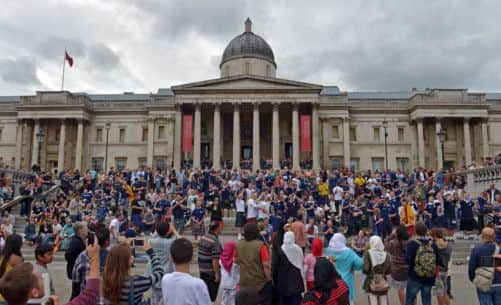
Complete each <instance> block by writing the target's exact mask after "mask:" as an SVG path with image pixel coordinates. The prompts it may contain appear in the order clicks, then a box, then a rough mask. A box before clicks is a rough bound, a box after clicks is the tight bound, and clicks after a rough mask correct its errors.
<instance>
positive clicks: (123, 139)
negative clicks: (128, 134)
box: [118, 128, 125, 143]
mask: <svg viewBox="0 0 501 305" xmlns="http://www.w3.org/2000/svg"><path fill="white" fill-rule="evenodd" d="M118 141H119V142H120V143H124V142H125V128H120V134H119V137H118Z"/></svg>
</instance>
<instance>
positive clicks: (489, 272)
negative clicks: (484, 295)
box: [473, 245, 499, 292]
mask: <svg viewBox="0 0 501 305" xmlns="http://www.w3.org/2000/svg"><path fill="white" fill-rule="evenodd" d="M498 252H499V247H498V246H497V245H496V248H495V249H494V253H493V254H496V253H498ZM493 279H494V267H478V268H477V269H475V277H474V278H473V285H475V286H476V287H477V288H478V289H479V290H480V291H482V292H489V291H491V287H492V281H493Z"/></svg>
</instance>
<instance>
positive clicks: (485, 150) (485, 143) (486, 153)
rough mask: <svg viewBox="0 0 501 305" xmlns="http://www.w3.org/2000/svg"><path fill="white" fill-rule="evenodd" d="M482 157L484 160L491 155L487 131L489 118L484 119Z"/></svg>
mask: <svg viewBox="0 0 501 305" xmlns="http://www.w3.org/2000/svg"><path fill="white" fill-rule="evenodd" d="M482 157H483V158H484V161H485V160H486V159H487V157H489V135H488V131H487V119H485V120H483V121H482Z"/></svg>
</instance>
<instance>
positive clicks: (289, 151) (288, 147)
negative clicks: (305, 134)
mask: <svg viewBox="0 0 501 305" xmlns="http://www.w3.org/2000/svg"><path fill="white" fill-rule="evenodd" d="M285 158H286V159H292V143H285Z"/></svg>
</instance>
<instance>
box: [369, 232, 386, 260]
mask: <svg viewBox="0 0 501 305" xmlns="http://www.w3.org/2000/svg"><path fill="white" fill-rule="evenodd" d="M369 255H370V257H371V262H372V266H377V265H381V264H383V263H384V262H385V260H386V251H384V244H383V241H382V240H381V237H379V236H377V235H374V236H371V238H370V239H369Z"/></svg>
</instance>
